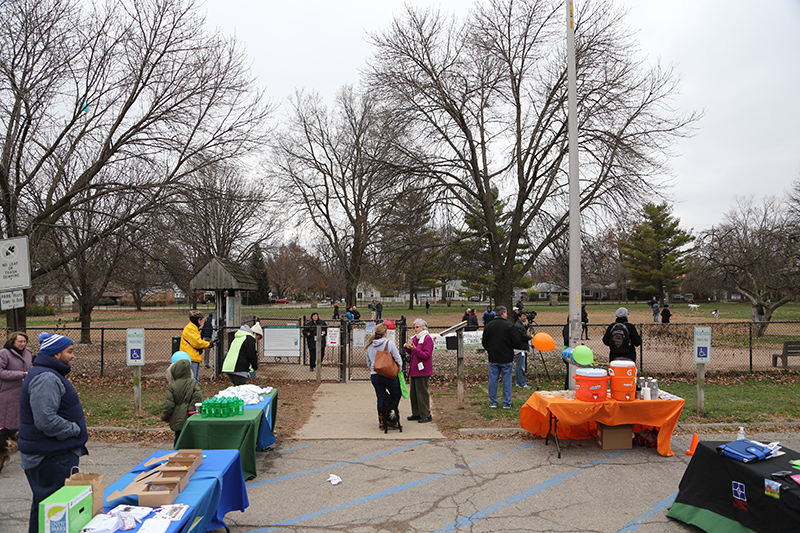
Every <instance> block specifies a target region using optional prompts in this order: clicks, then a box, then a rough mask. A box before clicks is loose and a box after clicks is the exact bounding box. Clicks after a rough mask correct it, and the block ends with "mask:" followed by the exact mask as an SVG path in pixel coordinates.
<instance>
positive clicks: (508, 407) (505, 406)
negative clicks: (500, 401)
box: [503, 405, 513, 409]
mask: <svg viewBox="0 0 800 533" xmlns="http://www.w3.org/2000/svg"><path fill="white" fill-rule="evenodd" d="M511 407H513V406H511V405H504V406H503V409H511Z"/></svg>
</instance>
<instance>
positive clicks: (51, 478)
mask: <svg viewBox="0 0 800 533" xmlns="http://www.w3.org/2000/svg"><path fill="white" fill-rule="evenodd" d="M74 358H75V351H74V347H73V346H72V341H71V340H70V339H68V338H67V337H64V336H62V335H58V334H55V333H54V334H50V333H44V332H42V333H40V334H39V355H38V356H37V357H36V359H34V361H33V367H32V368H31V370H30V372H28V375H27V376H26V377H25V381H23V382H22V392H21V393H20V410H19V422H20V423H19V441H18V442H17V444H18V446H19V451H20V459H21V462H22V469H23V470H25V476H26V477H27V478H28V484H29V485H30V486H31V491H32V492H33V502H32V503H31V514H30V522H29V523H28V531H29V532H30V533H36V532H38V531H39V503H40V502H41V501H42V500H44V499H46V498H47V497H48V496H50V495H51V494H53V493H54V492H56V491H57V490H58V489H60V488H61V487H63V486H64V480H65V479H66V478H68V477H69V476H70V475H71V474H70V471H71V470H72V467H74V466H78V463H79V461H80V457H81V456H82V455H87V454H88V453H89V452H88V451H87V450H86V446H85V444H86V441H87V440H89V433H88V431H87V430H86V421H85V420H84V417H83V406H81V402H80V399H79V398H78V393H77V391H76V390H75V388H74V387H73V386H72V383H70V382H69V380H68V379H67V378H66V376H67V374H68V373H69V371H70V370H71V368H70V364H71V363H72V360H73V359H74Z"/></svg>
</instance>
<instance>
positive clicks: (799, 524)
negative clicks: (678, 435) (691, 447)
mask: <svg viewBox="0 0 800 533" xmlns="http://www.w3.org/2000/svg"><path fill="white" fill-rule="evenodd" d="M720 444H725V442H700V443H699V444H698V446H697V449H696V450H695V453H694V456H693V457H692V460H691V461H690V462H689V466H688V467H687V468H686V472H684V474H683V479H682V480H681V483H680V486H679V491H678V496H677V497H676V498H675V503H674V504H673V505H672V507H671V508H670V510H669V512H668V513H667V516H669V517H671V518H676V519H678V520H681V521H682V522H686V523H687V524H692V525H695V526H697V527H699V528H701V529H703V530H705V531H708V532H724V533H734V532H746V531H757V532H759V533H761V532H763V533H776V532H781V531H786V532H790V531H791V532H797V531H800V485H798V484H797V483H795V482H794V481H792V480H790V479H788V478H787V479H786V480H783V481H781V483H782V487H781V489H780V497H779V498H774V497H772V496H768V495H767V494H765V486H764V479H772V478H771V476H770V474H772V473H773V472H779V471H782V470H792V471H793V472H794V473H797V474H800V470H798V469H794V468H792V465H791V464H790V463H789V461H791V460H794V459H800V453H798V452H795V451H794V450H790V449H788V448H782V450H783V451H784V452H786V453H785V454H784V455H781V456H779V457H773V458H771V459H765V460H763V461H757V462H754V463H740V462H739V461H735V460H733V459H730V458H728V457H724V456H722V455H720V454H718V453H717V450H716V448H717V446H719V445H720ZM742 526H743V527H742Z"/></svg>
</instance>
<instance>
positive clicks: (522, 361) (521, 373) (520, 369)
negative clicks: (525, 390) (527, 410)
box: [514, 350, 528, 387]
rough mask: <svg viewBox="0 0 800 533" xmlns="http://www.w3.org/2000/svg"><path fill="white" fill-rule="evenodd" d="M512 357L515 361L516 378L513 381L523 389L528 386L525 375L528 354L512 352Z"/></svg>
mask: <svg viewBox="0 0 800 533" xmlns="http://www.w3.org/2000/svg"><path fill="white" fill-rule="evenodd" d="M514 356H515V358H516V359H517V365H516V366H517V376H516V380H515V381H516V383H517V385H518V386H520V387H524V386H525V385H527V384H528V378H527V376H526V375H525V371H526V370H527V366H528V365H527V359H528V352H527V350H514Z"/></svg>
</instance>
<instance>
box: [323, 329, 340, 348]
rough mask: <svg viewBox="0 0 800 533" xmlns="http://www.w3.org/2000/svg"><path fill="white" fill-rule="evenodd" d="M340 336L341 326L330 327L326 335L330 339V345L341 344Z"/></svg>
mask: <svg viewBox="0 0 800 533" xmlns="http://www.w3.org/2000/svg"><path fill="white" fill-rule="evenodd" d="M340 336H341V333H340V330H339V328H328V334H327V335H326V336H325V338H326V339H328V346H339V337H340Z"/></svg>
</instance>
